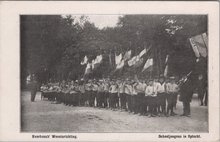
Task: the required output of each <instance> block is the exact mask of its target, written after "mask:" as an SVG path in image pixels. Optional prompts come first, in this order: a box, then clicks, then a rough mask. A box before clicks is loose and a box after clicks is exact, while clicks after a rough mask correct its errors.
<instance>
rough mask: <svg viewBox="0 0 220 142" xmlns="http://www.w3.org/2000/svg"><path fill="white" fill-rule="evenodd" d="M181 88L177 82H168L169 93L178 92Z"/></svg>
mask: <svg viewBox="0 0 220 142" xmlns="http://www.w3.org/2000/svg"><path fill="white" fill-rule="evenodd" d="M178 90H179V87H178V85H177V84H176V83H174V84H172V83H167V92H168V93H177V92H178Z"/></svg>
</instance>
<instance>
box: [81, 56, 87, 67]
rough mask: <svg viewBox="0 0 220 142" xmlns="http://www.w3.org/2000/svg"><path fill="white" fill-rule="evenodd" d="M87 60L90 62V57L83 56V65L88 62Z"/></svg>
mask: <svg viewBox="0 0 220 142" xmlns="http://www.w3.org/2000/svg"><path fill="white" fill-rule="evenodd" d="M87 62H88V58H87V56H85V57H84V58H83V61H82V62H81V65H85V64H87Z"/></svg>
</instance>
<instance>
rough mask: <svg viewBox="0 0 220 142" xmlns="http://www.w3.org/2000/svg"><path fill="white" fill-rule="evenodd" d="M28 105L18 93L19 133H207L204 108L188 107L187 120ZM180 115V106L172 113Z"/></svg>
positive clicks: (38, 101)
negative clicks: (19, 109)
mask: <svg viewBox="0 0 220 142" xmlns="http://www.w3.org/2000/svg"><path fill="white" fill-rule="evenodd" d="M35 100H36V101H35V102H30V92H28V91H22V93H21V113H22V115H21V131H22V132H172V133H173V132H208V107H207V106H199V102H198V99H197V97H194V98H193V101H192V103H191V117H181V116H179V115H177V116H172V117H151V118H149V117H147V116H139V115H134V114H131V113H128V112H125V111H120V110H117V111H112V110H107V109H99V108H91V107H73V106H65V105H64V104H55V103H52V102H50V101H47V100H43V101H42V100H41V99H40V93H38V94H37V96H36V99H35ZM175 112H176V113H177V114H181V113H182V103H181V102H178V103H177V108H176V110H175Z"/></svg>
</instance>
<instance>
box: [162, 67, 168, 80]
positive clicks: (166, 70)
mask: <svg viewBox="0 0 220 142" xmlns="http://www.w3.org/2000/svg"><path fill="white" fill-rule="evenodd" d="M163 75H164V77H167V75H168V65H166V67H165V70H164V74H163Z"/></svg>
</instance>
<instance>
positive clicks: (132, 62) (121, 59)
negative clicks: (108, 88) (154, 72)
mask: <svg viewBox="0 0 220 142" xmlns="http://www.w3.org/2000/svg"><path fill="white" fill-rule="evenodd" d="M149 50H150V48H148V49H146V48H145V49H143V50H142V51H141V52H140V53H139V54H138V55H136V56H133V57H132V58H131V50H129V51H127V52H125V54H124V56H123V55H122V53H120V54H119V55H116V54H115V65H116V67H115V71H117V70H120V69H122V68H123V67H124V66H125V64H128V66H129V67H134V68H136V67H139V66H140V65H142V64H143V62H144V59H143V56H144V55H145V54H146V53H147V52H148V51H149ZM102 59H103V56H102V55H98V56H96V58H95V59H94V60H92V61H91V62H89V61H88V57H87V56H85V57H84V58H83V60H82V62H81V65H86V68H85V73H84V74H89V73H91V72H92V71H93V70H95V69H96V68H97V67H98V66H99V65H100V64H101V63H102ZM151 66H153V58H149V59H147V60H146V62H145V64H144V66H143V69H142V72H143V71H145V70H146V69H147V68H149V67H151Z"/></svg>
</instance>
